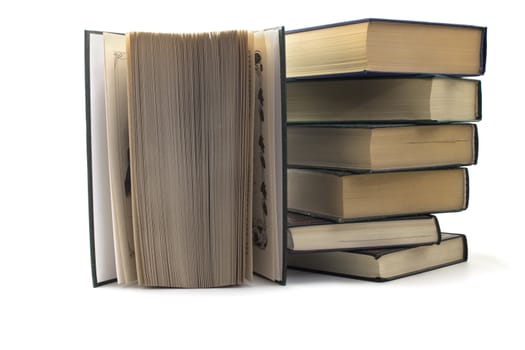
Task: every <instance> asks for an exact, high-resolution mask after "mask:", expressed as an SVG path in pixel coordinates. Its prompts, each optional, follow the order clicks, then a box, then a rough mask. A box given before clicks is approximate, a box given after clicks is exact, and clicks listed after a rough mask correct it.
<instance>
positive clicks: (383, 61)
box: [286, 19, 487, 79]
mask: <svg viewBox="0 0 525 350" xmlns="http://www.w3.org/2000/svg"><path fill="white" fill-rule="evenodd" d="M486 36H487V35H486V28H484V27H475V26H465V25H457V24H442V23H426V22H411V21H396V20H384V19H365V20H359V21H353V22H344V23H336V24H330V25H325V26H319V27H312V28H305V29H299V30H295V31H290V32H288V33H287V35H286V60H287V61H286V66H287V67H286V75H287V78H290V79H310V78H320V77H324V78H328V77H338V76H353V75H357V76H362V75H367V74H375V75H389V74H433V75H435V74H443V75H453V76H476V75H482V74H483V73H484V72H485V57H486Z"/></svg>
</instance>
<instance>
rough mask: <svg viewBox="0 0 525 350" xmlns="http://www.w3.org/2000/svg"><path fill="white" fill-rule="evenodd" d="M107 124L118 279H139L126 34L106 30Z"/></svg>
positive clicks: (130, 280) (123, 281)
mask: <svg viewBox="0 0 525 350" xmlns="http://www.w3.org/2000/svg"><path fill="white" fill-rule="evenodd" d="M104 56H105V92H106V125H107V138H108V162H109V178H110V192H111V214H112V218H113V237H114V242H115V255H116V257H117V258H116V262H117V280H118V283H130V282H133V281H135V280H136V279H137V269H136V265H135V249H134V245H133V229H132V217H131V192H130V187H129V186H130V184H129V181H130V179H129V176H130V175H129V153H128V152H129V135H128V98H127V86H128V80H127V57H126V37H125V36H124V35H118V34H109V33H104Z"/></svg>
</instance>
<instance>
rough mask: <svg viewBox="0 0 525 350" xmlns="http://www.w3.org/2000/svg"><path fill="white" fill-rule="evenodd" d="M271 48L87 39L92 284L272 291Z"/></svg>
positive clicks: (278, 136) (274, 163) (227, 42)
mask: <svg viewBox="0 0 525 350" xmlns="http://www.w3.org/2000/svg"><path fill="white" fill-rule="evenodd" d="M283 40H284V33H283V29H282V28H277V29H269V30H265V31H260V32H248V31H228V32H218V33H200V34H157V33H128V34H126V35H120V34H110V33H102V32H93V31H86V33H85V44H86V112H87V119H86V121H87V146H88V187H89V199H90V240H91V255H92V272H93V284H94V285H95V286H98V285H101V284H104V283H109V282H112V281H115V280H117V281H118V282H119V283H124V284H126V283H132V282H134V281H135V280H136V281H138V284H139V285H141V286H147V287H184V288H185V287H190V288H195V287H197V288H198V287H219V286H227V285H238V284H242V283H243V281H245V280H246V279H248V280H249V279H251V277H252V273H253V272H255V273H258V274H260V275H262V276H264V277H266V278H269V279H271V280H274V281H277V282H280V283H284V282H285V279H286V272H285V267H286V264H285V261H284V260H285V255H284V250H285V246H286V235H285V230H286V227H285V226H286V211H285V210H284V208H285V206H286V204H285V203H286V195H285V191H283V187H284V186H285V184H283V181H285V180H284V179H286V169H285V167H284V165H283V164H284V161H285V157H286V155H285V154H283V152H284V150H285V149H286V148H285V144H284V139H285V138H284V137H283V130H284V129H283V127H284V125H285V122H286V116H285V111H286V108H285V106H284V98H283V95H282V94H283V93H284V41H283Z"/></svg>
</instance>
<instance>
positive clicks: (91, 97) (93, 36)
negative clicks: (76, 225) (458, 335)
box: [84, 31, 117, 287]
mask: <svg viewBox="0 0 525 350" xmlns="http://www.w3.org/2000/svg"><path fill="white" fill-rule="evenodd" d="M84 40H85V84H86V140H87V145H86V146H87V169H88V198H89V240H90V252H91V271H92V279H93V286H95V287H97V286H100V285H103V284H107V283H111V282H115V281H116V278H117V272H116V264H115V248H114V243H113V228H112V225H113V224H112V218H111V198H110V190H109V170H108V154H107V143H106V138H105V134H106V120H105V119H106V115H105V92H104V41H103V37H102V32H97V31H85V34H84Z"/></svg>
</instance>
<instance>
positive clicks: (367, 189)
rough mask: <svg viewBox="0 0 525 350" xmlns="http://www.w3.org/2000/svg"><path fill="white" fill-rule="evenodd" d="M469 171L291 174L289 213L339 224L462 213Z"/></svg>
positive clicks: (290, 171)
mask: <svg viewBox="0 0 525 350" xmlns="http://www.w3.org/2000/svg"><path fill="white" fill-rule="evenodd" d="M467 205H468V172H467V169H466V168H451V169H440V170H419V171H399V172H383V173H366V174H356V173H350V172H337V171H327V170H309V169H288V210H290V211H295V212H299V213H306V214H312V215H313V216H320V217H326V218H331V219H334V220H337V221H347V220H354V221H356V220H358V219H365V218H366V219H368V218H382V217H389V216H407V215H416V214H429V213H439V212H453V211H460V210H464V209H466V208H467Z"/></svg>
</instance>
